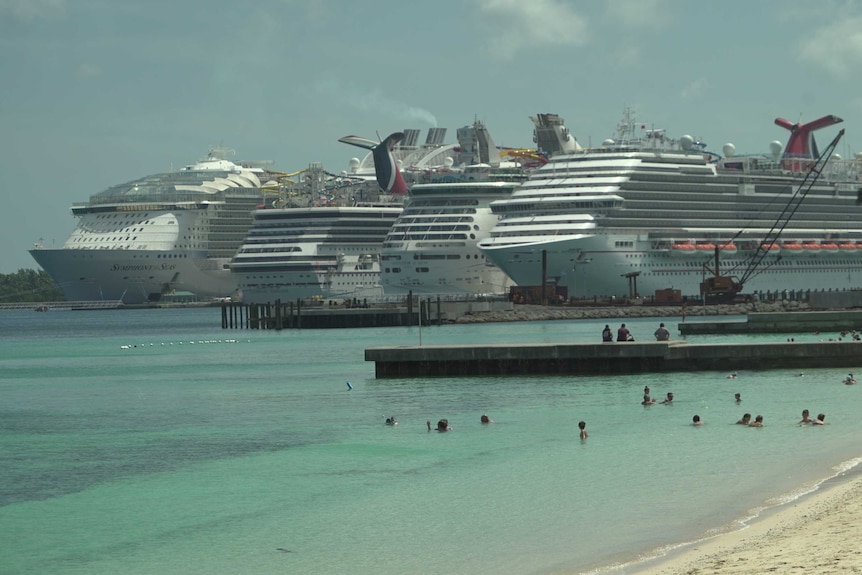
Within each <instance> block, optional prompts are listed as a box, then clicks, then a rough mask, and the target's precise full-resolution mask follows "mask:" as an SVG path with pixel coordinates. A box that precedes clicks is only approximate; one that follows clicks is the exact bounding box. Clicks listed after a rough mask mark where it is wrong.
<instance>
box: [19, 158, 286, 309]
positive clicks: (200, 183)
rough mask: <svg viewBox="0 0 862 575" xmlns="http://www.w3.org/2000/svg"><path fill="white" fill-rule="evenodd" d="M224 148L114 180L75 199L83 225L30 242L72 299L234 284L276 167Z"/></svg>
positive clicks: (226, 292)
mask: <svg viewBox="0 0 862 575" xmlns="http://www.w3.org/2000/svg"><path fill="white" fill-rule="evenodd" d="M228 152H229V151H228V150H223V149H213V150H210V154H209V156H208V157H207V158H206V159H204V160H201V161H199V162H197V163H195V164H192V165H189V166H186V167H185V168H183V169H182V170H180V171H176V172H170V173H163V174H156V175H151V176H147V177H144V178H141V179H138V180H134V181H131V182H127V183H125V184H119V185H116V186H112V187H110V188H108V189H107V190H105V191H102V192H99V193H97V194H94V195H93V196H91V197H90V200H89V202H87V203H83V204H77V205H74V206H73V207H72V213H73V214H74V215H75V216H76V217H77V218H78V225H77V227H76V228H75V230H74V231H73V232H72V234H71V235H70V236H69V238H68V239H67V240H66V242H65V243H64V244H63V246H62V247H60V248H57V249H53V248H52V249H49V248H45V247H43V246H42V245H38V244H37V245H36V247H35V248H34V249H32V250H30V254H31V255H32V256H33V258H34V259H35V260H36V262H37V263H38V264H39V265H40V266H41V267H42V269H44V270H45V271H46V272H48V274H50V275H51V277H52V278H54V280H55V281H56V282H57V284H58V285H59V287H60V289H61V290H62V291H63V294H64V295H65V297H66V299H67V300H72V301H83V300H122V301H123V302H124V303H129V304H134V303H141V302H147V301H157V300H159V299H161V298H162V296H163V295H164V294H168V293H172V292H190V293H192V294H194V295H195V296H197V297H198V298H202V299H203V298H215V297H231V296H233V295H234V294H235V292H236V284H235V282H234V278H233V277H232V276H231V274H230V270H229V267H228V264H229V262H230V258H231V257H232V256H233V255H234V253H235V252H236V250H237V248H238V247H239V245H240V243H241V242H242V240H243V238H244V237H245V235H246V233H247V231H248V229H249V228H250V227H251V223H252V217H251V212H252V211H253V210H254V209H255V208H256V207H257V206H258V205H259V204H260V203H261V201H262V197H263V195H262V194H263V191H262V188H263V187H265V186H267V185H272V184H273V183H274V182H275V176H274V175H273V173H271V172H268V171H266V170H264V169H263V168H261V167H259V166H255V165H253V164H249V163H234V162H233V161H230V160H228V159H227V154H228Z"/></svg>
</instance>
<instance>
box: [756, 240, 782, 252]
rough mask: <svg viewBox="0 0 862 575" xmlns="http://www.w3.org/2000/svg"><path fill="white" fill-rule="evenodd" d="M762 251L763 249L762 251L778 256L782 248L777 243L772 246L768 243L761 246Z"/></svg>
mask: <svg viewBox="0 0 862 575" xmlns="http://www.w3.org/2000/svg"><path fill="white" fill-rule="evenodd" d="M760 249H762V250H764V251H766V252H768V253H770V254H777V253H778V252H780V251H781V246H779V245H778V244H777V243H773V244H771V245H770V244H768V243H766V244H760Z"/></svg>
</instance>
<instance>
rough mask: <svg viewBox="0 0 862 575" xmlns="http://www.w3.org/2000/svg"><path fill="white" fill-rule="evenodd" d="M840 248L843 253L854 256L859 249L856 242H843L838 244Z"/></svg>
mask: <svg viewBox="0 0 862 575" xmlns="http://www.w3.org/2000/svg"><path fill="white" fill-rule="evenodd" d="M838 249H839V250H840V251H841V253H842V254H847V255H854V256H855V255H856V253H857V252H858V251H859V250H858V249H856V244H854V243H853V242H841V243H840V244H838Z"/></svg>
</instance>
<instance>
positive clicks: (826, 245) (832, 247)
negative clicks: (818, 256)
mask: <svg viewBox="0 0 862 575" xmlns="http://www.w3.org/2000/svg"><path fill="white" fill-rule="evenodd" d="M820 249H821V250H823V251H824V252H825V253H827V254H837V253H838V244H836V243H835V242H820Z"/></svg>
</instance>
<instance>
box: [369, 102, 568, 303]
mask: <svg viewBox="0 0 862 575" xmlns="http://www.w3.org/2000/svg"><path fill="white" fill-rule="evenodd" d="M532 119H533V121H534V123H536V131H535V136H536V137H535V138H534V140H535V141H536V142H537V144H538V147H539V149H538V150H523V149H522V150H504V151H503V155H502V157H501V154H500V151H499V150H498V148H497V146H496V145H495V144H494V141H493V140H492V138H491V136H490V134H489V133H488V130H487V128H486V127H485V125H484V124H483V123H482V122H481V121H478V120H477V121H475V122H474V123H473V124H472V125H470V126H465V127H463V128H460V129H459V130H458V132H457V137H458V149H459V154H458V156H457V160H458V161H460V162H462V165H458V166H454V165H451V164H454V161H455V160H453V162H450V165H444V166H442V167H440V168H439V169H435V170H424V171H422V172H419V173H418V174H417V175H415V176H414V177H415V179H416V182H417V183H415V184H413V186H412V187H411V188H410V192H409V197H408V199H407V202H406V205H405V208H404V212H403V213H402V214H401V216H400V217H399V218H398V220H397V221H396V222H395V225H394V226H393V227H392V230H391V231H390V232H389V235H388V236H387V237H386V241H385V242H384V243H383V250H382V252H381V260H382V284H383V290H384V292H385V293H386V294H387V295H389V294H406V293H409V292H413V293H417V294H438V295H456V296H457V295H464V294H502V293H504V292H506V290H507V289H508V288H509V286H510V285H512V280H511V279H510V278H509V277H508V276H507V275H506V274H505V273H504V272H503V271H502V270H501V269H500V268H499V267H497V266H496V265H494V264H493V263H491V262H490V261H489V260H487V259H486V258H485V255H484V254H483V253H482V252H481V251H480V250H479V248H478V245H477V243H478V242H479V241H480V240H482V239H484V238H485V237H486V236H487V235H488V233H489V232H490V231H491V228H492V227H493V226H494V224H496V223H497V216H495V215H494V214H492V213H491V208H490V203H491V202H492V201H495V200H499V199H504V198H507V197H509V196H510V195H511V194H512V192H513V191H514V190H515V189H516V188H517V187H518V186H519V185H520V183H521V182H522V181H524V180H525V179H526V178H527V176H528V175H529V172H530V171H531V170H532V169H533V168H535V166H536V165H540V164H541V163H543V162H545V161H546V158H547V156H548V155H552V154H554V153H559V152H562V151H571V150H573V149H574V144H575V142H574V138H572V137H571V136H570V135H569V134H568V131H567V130H566V129H565V126H564V125H563V122H562V119H561V118H559V117H558V116H556V115H553V114H540V115H538V116H537V117H536V118H532ZM504 158H509V159H504Z"/></svg>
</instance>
